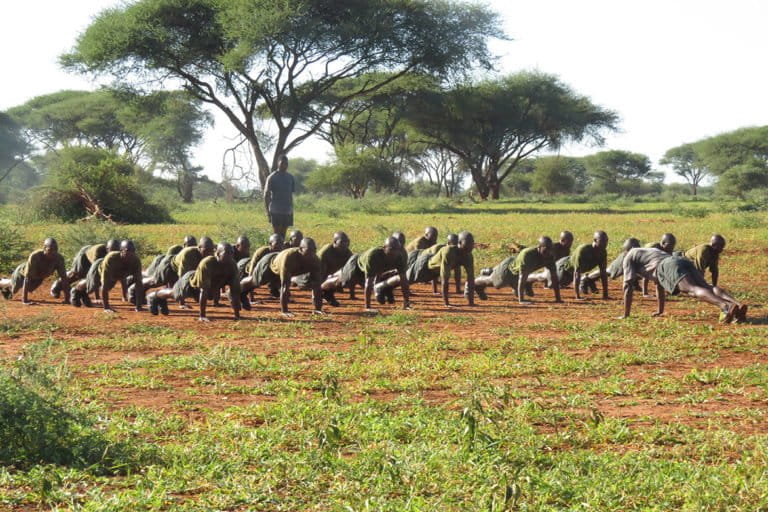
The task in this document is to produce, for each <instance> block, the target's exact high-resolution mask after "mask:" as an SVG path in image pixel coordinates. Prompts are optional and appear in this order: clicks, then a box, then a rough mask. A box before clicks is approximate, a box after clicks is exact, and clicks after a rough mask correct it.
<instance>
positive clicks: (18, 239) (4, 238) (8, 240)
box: [0, 219, 30, 275]
mask: <svg viewBox="0 0 768 512" xmlns="http://www.w3.org/2000/svg"><path fill="white" fill-rule="evenodd" d="M0 233H2V235H0V273H2V274H3V275H8V274H9V273H10V272H11V271H12V270H13V269H14V268H15V267H16V265H18V264H19V263H20V262H21V261H22V260H23V259H24V258H25V257H26V256H27V254H28V253H29V251H30V245H29V244H28V243H27V241H26V240H25V239H24V237H23V235H22V233H21V231H20V230H19V229H18V228H17V227H16V226H15V225H14V224H12V223H11V222H10V221H9V220H6V219H0Z"/></svg>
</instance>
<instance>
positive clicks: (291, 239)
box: [288, 229, 304, 247]
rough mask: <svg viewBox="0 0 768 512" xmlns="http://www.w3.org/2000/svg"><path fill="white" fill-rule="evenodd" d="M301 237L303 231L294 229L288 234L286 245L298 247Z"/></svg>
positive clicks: (302, 236) (302, 237)
mask: <svg viewBox="0 0 768 512" xmlns="http://www.w3.org/2000/svg"><path fill="white" fill-rule="evenodd" d="M303 239H304V233H302V232H301V231H299V230H298V229H294V230H293V231H291V232H290V234H289V235H288V245H290V246H291V247H299V245H300V244H301V241H302V240H303Z"/></svg>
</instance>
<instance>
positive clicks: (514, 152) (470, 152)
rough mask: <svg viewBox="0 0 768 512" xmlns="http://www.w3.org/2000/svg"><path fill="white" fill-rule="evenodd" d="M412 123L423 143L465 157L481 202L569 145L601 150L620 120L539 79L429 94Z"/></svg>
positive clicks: (416, 106) (527, 76)
mask: <svg viewBox="0 0 768 512" xmlns="http://www.w3.org/2000/svg"><path fill="white" fill-rule="evenodd" d="M408 117H409V121H410V123H411V124H412V125H413V126H414V127H415V129H416V130H417V131H418V132H420V133H421V135H422V137H423V140H424V142H426V143H428V144H431V145H435V146H438V147H442V148H444V149H446V150H448V151H451V152H453V153H455V154H456V155H457V156H458V157H459V158H461V160H462V161H463V163H464V165H465V166H466V167H467V169H469V172H470V174H471V175H472V180H473V181H474V184H475V187H476V188H477V191H478V193H479V194H480V197H481V198H482V199H488V198H491V199H498V197H499V190H500V188H501V184H502V183H503V181H504V179H506V178H507V176H509V175H510V173H512V172H513V170H514V169H515V168H516V166H517V165H518V164H519V163H520V162H521V161H523V160H524V159H525V158H527V157H529V156H530V155H532V154H533V153H535V152H537V151H540V150H543V149H555V148H558V147H560V146H561V145H562V144H564V143H566V142H574V141H589V142H592V143H595V144H601V143H602V142H603V137H602V132H603V131H604V130H606V129H615V126H616V123H617V119H618V117H617V115H616V113H614V112H612V111H610V110H607V109H604V108H602V107H600V106H597V105H595V104H593V103H592V101H590V99H589V98H587V97H586V96H581V95H579V94H576V93H575V92H574V91H573V90H571V88H570V87H568V86H566V85H565V84H563V83H562V82H561V81H560V80H559V79H557V78H556V77H554V76H552V75H547V74H543V73H537V72H523V73H517V74H513V75H509V76H506V77H502V78H498V79H493V80H487V81H483V82H478V83H472V84H468V85H459V86H457V87H454V88H451V89H448V90H435V91H432V92H427V93H424V94H422V95H420V97H419V98H418V99H417V100H416V101H414V102H413V105H412V106H411V108H410V109H409V116H408Z"/></svg>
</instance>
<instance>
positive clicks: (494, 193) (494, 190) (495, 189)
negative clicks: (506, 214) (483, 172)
mask: <svg viewBox="0 0 768 512" xmlns="http://www.w3.org/2000/svg"><path fill="white" fill-rule="evenodd" d="M490 189H491V199H498V198H499V190H500V189H501V183H499V182H498V181H494V182H493V183H492V184H491V185H490Z"/></svg>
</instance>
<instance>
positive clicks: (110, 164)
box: [29, 147, 171, 224]
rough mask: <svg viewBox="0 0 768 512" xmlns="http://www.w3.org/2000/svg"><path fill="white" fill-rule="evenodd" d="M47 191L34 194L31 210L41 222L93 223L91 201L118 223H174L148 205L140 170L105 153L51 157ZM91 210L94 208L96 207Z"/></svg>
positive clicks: (79, 150) (65, 152)
mask: <svg viewBox="0 0 768 512" xmlns="http://www.w3.org/2000/svg"><path fill="white" fill-rule="evenodd" d="M46 160H47V167H48V171H49V180H48V183H47V187H45V188H41V189H39V190H37V191H36V192H35V194H33V197H32V198H31V199H30V203H29V207H30V208H31V209H33V210H32V211H34V212H35V213H36V214H38V215H39V218H40V220H49V219H51V218H58V219H61V220H64V221H73V220H77V219H81V218H84V217H88V216H89V214H90V213H92V212H89V211H88V210H87V207H88V206H89V205H88V203H89V201H93V202H94V203H96V204H97V205H98V207H100V208H101V210H102V211H103V212H104V214H106V215H109V216H111V218H112V219H113V220H114V221H116V222H126V223H132V224H145V223H164V222H171V216H170V214H169V213H168V210H167V209H166V208H164V207H162V206H159V205H157V204H153V203H151V202H150V201H148V200H147V198H146V197H145V195H144V194H143V193H142V191H141V187H140V186H139V182H138V180H137V176H136V174H137V172H138V169H136V168H135V166H134V165H133V164H132V163H131V162H129V161H128V160H126V159H125V158H123V157H121V156H119V155H117V154H115V153H113V152H110V151H106V150H101V149H94V148H88V147H70V148H65V149H62V150H61V151H59V152H58V153H57V154H56V155H48V156H47V158H46ZM91 206H92V205H91Z"/></svg>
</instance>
